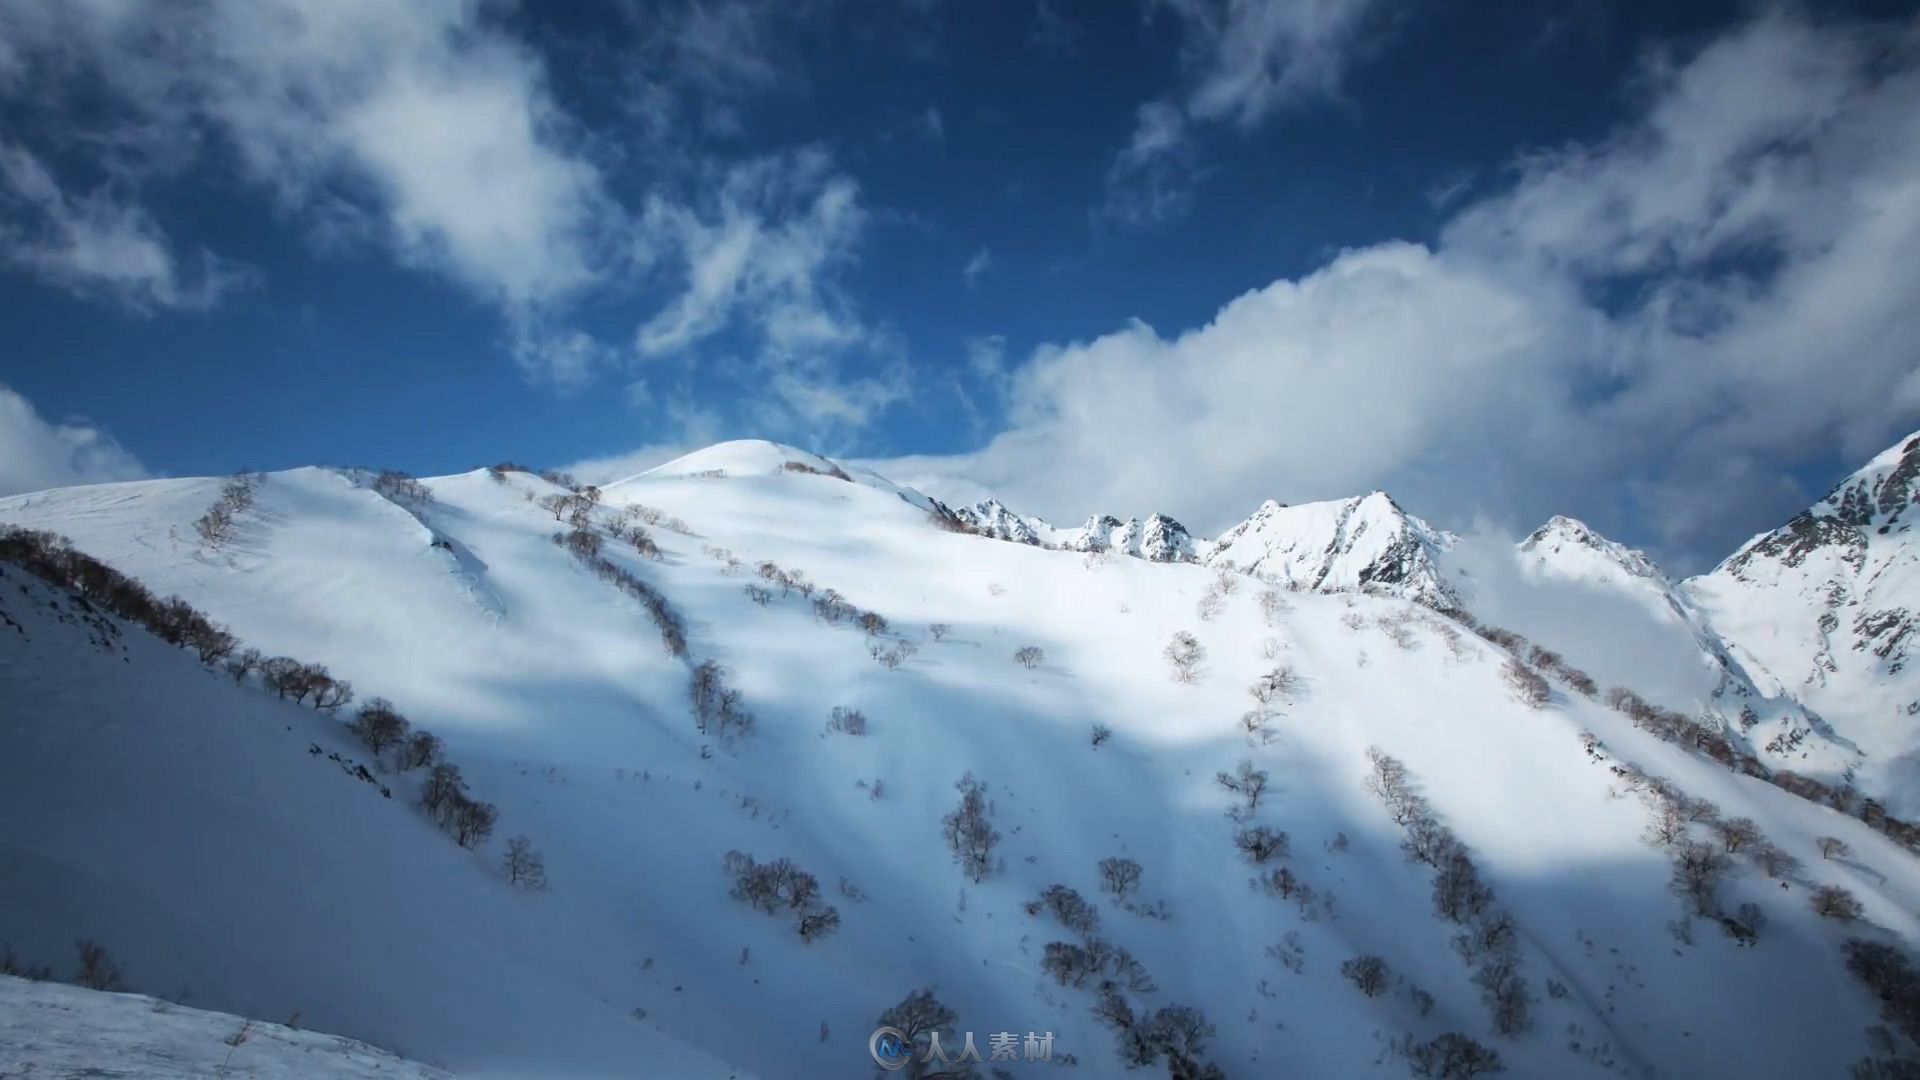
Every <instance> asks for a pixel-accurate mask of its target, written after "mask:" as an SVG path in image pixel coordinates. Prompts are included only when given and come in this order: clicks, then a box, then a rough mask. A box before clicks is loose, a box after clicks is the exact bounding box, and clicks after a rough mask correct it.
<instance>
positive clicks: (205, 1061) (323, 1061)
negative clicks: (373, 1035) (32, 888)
mask: <svg viewBox="0 0 1920 1080" xmlns="http://www.w3.org/2000/svg"><path fill="white" fill-rule="evenodd" d="M288 1019H291V1018H288ZM105 1062H110V1063H112V1066H113V1069H114V1071H113V1072H111V1073H109V1072H105V1071H102V1070H101V1064H102V1063H105ZM35 1075H47V1076H106V1075H113V1076H143V1077H156V1078H162V1080H173V1078H176V1077H177V1078H181V1080H185V1078H187V1077H193V1078H195V1080H200V1078H204V1077H209V1076H213V1077H225V1076H233V1077H242V1076H244V1077H253V1078H255V1080H305V1078H307V1077H315V1078H321V1080H368V1078H376V1077H377V1078H393V1077H415V1078H418V1080H445V1078H448V1077H450V1075H451V1074H449V1073H447V1072H446V1071H444V1070H441V1069H436V1068H433V1067H432V1066H430V1065H422V1064H420V1063H418V1062H412V1061H407V1060H405V1059H403V1058H399V1057H395V1056H394V1055H392V1054H389V1053H387V1052H386V1051H384V1050H381V1049H380V1048H378V1047H374V1046H368V1045H367V1044H365V1043H363V1042H359V1041H357V1040H354V1039H349V1038H345V1037H343V1036H339V1035H328V1034H324V1033H322V1032H318V1031H308V1030H305V1029H301V1028H296V1027H289V1026H287V1025H285V1024H269V1023H262V1022H260V1021H255V1020H247V1019H244V1018H242V1017H238V1016H233V1015H231V1014H228V1013H218V1012H208V1011H206V1010H204V1009H190V1008H187V1007H185V1006H182V1005H176V1004H174V1003H172V1002H169V1001H164V1000H161V999H159V998H152V997H147V996H145V995H141V994H112V993H105V992H102V991H97V990H83V989H81V988H79V987H77V986H63V985H61V984H59V983H52V982H28V981H27V980H25V979H16V978H12V977H10V976H6V975H0V1076H21V1077H25V1076H35Z"/></svg>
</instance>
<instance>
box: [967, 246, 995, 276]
mask: <svg viewBox="0 0 1920 1080" xmlns="http://www.w3.org/2000/svg"><path fill="white" fill-rule="evenodd" d="M992 265H993V252H991V251H989V250H987V249H986V248H981V249H980V250H979V251H976V252H974V253H973V258H971V259H968V260H967V265H965V266H963V267H961V268H960V276H961V277H962V278H964V279H965V280H966V282H967V284H968V285H972V284H973V283H974V282H975V281H976V280H978V279H979V277H980V275H981V274H984V273H986V272H987V269H988V268H989V267H991V266H992Z"/></svg>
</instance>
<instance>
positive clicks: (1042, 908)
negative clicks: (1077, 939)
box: [1027, 885, 1100, 937]
mask: <svg viewBox="0 0 1920 1080" xmlns="http://www.w3.org/2000/svg"><path fill="white" fill-rule="evenodd" d="M1027 914H1029V915H1036V916H1037V915H1042V914H1045V915H1051V916H1053V917H1054V918H1055V919H1058V920H1059V921H1060V925H1061V926H1064V927H1066V928H1067V929H1069V930H1071V931H1073V932H1074V933H1076V934H1079V935H1080V936H1081V937H1092V936H1093V934H1094V931H1096V930H1098V929H1100V909H1099V908H1096V907H1094V906H1093V905H1092V904H1091V903H1088V902H1087V900H1086V898H1085V897H1083V896H1081V895H1080V894H1079V893H1078V892H1075V891H1074V890H1073V889H1070V888H1068V887H1067V886H1065V885H1049V886H1047V887H1046V889H1045V891H1043V892H1041V894H1040V898H1039V899H1037V900H1030V901H1028V902H1027Z"/></svg>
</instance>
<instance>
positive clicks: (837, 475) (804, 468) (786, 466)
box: [780, 459, 853, 483]
mask: <svg viewBox="0 0 1920 1080" xmlns="http://www.w3.org/2000/svg"><path fill="white" fill-rule="evenodd" d="M823 460H824V459H823ZM780 468H782V469H783V470H785V471H787V472H795V473H806V474H808V475H809V476H831V477H833V478H834V479H835V480H845V481H847V482H849V483H851V482H852V481H853V477H851V476H848V475H847V471H846V470H845V469H842V468H841V467H840V466H838V465H835V464H834V463H833V462H831V461H829V462H827V467H826V468H824V469H821V468H816V467H814V466H812V465H809V464H807V463H806V462H804V461H787V462H782V463H781V465H780Z"/></svg>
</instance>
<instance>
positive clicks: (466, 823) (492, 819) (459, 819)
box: [452, 795, 500, 848]
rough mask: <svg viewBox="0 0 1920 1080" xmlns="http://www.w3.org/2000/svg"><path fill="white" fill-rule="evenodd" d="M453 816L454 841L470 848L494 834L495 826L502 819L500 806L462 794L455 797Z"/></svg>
mask: <svg viewBox="0 0 1920 1080" xmlns="http://www.w3.org/2000/svg"><path fill="white" fill-rule="evenodd" d="M452 818H453V820H452V827H453V842H454V843H456V844H459V845H460V846H461V847H464V848H470V847H474V846H476V845H478V844H479V843H480V842H481V841H483V840H485V839H486V838H487V837H489V836H492V835H493V827H494V825H495V824H497V823H498V822H499V821H500V808H499V807H497V806H495V805H493V804H492V803H490V802H481V801H480V800H478V799H469V798H467V797H466V796H465V795H460V796H456V797H455V798H454V801H453V815H452Z"/></svg>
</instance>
